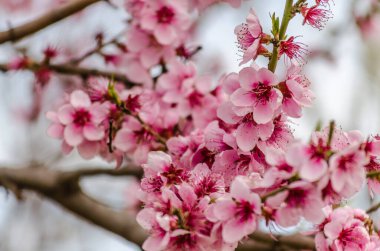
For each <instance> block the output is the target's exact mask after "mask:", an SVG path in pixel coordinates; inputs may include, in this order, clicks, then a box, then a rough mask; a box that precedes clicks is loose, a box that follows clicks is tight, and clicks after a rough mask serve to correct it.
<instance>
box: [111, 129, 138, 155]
mask: <svg viewBox="0 0 380 251" xmlns="http://www.w3.org/2000/svg"><path fill="white" fill-rule="evenodd" d="M135 144H136V137H135V135H134V133H133V132H132V131H130V130H128V129H121V130H120V131H118V132H117V133H116V136H115V139H114V140H113V145H114V146H115V147H116V148H117V149H119V150H120V151H123V152H128V151H130V150H131V149H133V148H134V147H135Z"/></svg>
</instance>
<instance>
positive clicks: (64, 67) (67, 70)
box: [0, 63, 136, 87]
mask: <svg viewBox="0 0 380 251" xmlns="http://www.w3.org/2000/svg"><path fill="white" fill-rule="evenodd" d="M43 68H46V69H49V70H51V71H53V72H56V73H59V74H63V75H76V76H80V77H82V78H88V77H90V76H97V77H105V78H108V79H113V80H115V81H118V82H122V83H124V84H125V85H126V86H127V87H132V86H134V85H136V83H133V82H131V81H130V80H129V79H128V78H127V77H126V76H125V75H124V74H121V73H117V72H109V71H104V70H99V69H91V68H84V67H79V66H74V65H68V64H48V65H45V64H39V63H32V64H30V65H27V66H26V67H25V68H24V69H22V70H29V71H33V72H36V71H38V70H40V69H43ZM0 71H2V72H7V71H9V68H8V66H7V65H5V64H0Z"/></svg>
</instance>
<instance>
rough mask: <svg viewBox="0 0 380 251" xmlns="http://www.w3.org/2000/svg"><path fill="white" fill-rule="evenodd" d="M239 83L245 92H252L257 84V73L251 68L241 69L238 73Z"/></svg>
mask: <svg viewBox="0 0 380 251" xmlns="http://www.w3.org/2000/svg"><path fill="white" fill-rule="evenodd" d="M239 81H240V85H241V87H242V88H243V89H244V90H246V91H250V90H252V89H253V88H255V87H256V86H257V84H258V75H257V71H256V70H255V69H253V68H252V67H246V68H243V69H242V70H241V71H240V72H239Z"/></svg>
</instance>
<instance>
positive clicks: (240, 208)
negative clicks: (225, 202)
mask: <svg viewBox="0 0 380 251" xmlns="http://www.w3.org/2000/svg"><path fill="white" fill-rule="evenodd" d="M236 215H238V216H239V217H240V221H241V222H245V221H247V220H250V219H251V218H252V216H253V206H252V205H251V203H249V202H248V201H245V200H243V201H240V202H237V209H236Z"/></svg>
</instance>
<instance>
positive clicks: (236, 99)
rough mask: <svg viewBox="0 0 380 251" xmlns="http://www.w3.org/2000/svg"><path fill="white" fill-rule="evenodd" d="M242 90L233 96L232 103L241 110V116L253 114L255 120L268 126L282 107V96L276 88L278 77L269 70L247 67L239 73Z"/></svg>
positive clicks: (238, 90)
mask: <svg viewBox="0 0 380 251" xmlns="http://www.w3.org/2000/svg"><path fill="white" fill-rule="evenodd" d="M239 81H240V85H241V88H239V89H237V90H236V91H235V92H234V93H232V95H231V102H232V103H233V104H234V105H235V106H237V107H239V108H241V110H242V111H241V113H242V114H241V115H244V114H248V113H249V112H252V116H253V120H254V121H255V122H256V123H258V124H266V123H268V122H269V121H271V120H272V119H273V117H274V116H275V112H276V111H277V109H278V108H279V106H280V105H281V100H282V94H281V92H280V91H279V90H278V89H276V88H274V86H275V85H277V84H278V82H277V79H276V76H275V75H274V74H273V73H272V72H271V71H269V70H268V69H265V68H261V69H259V70H255V69H253V68H250V67H247V68H244V69H242V70H241V71H240V72H239Z"/></svg>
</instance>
